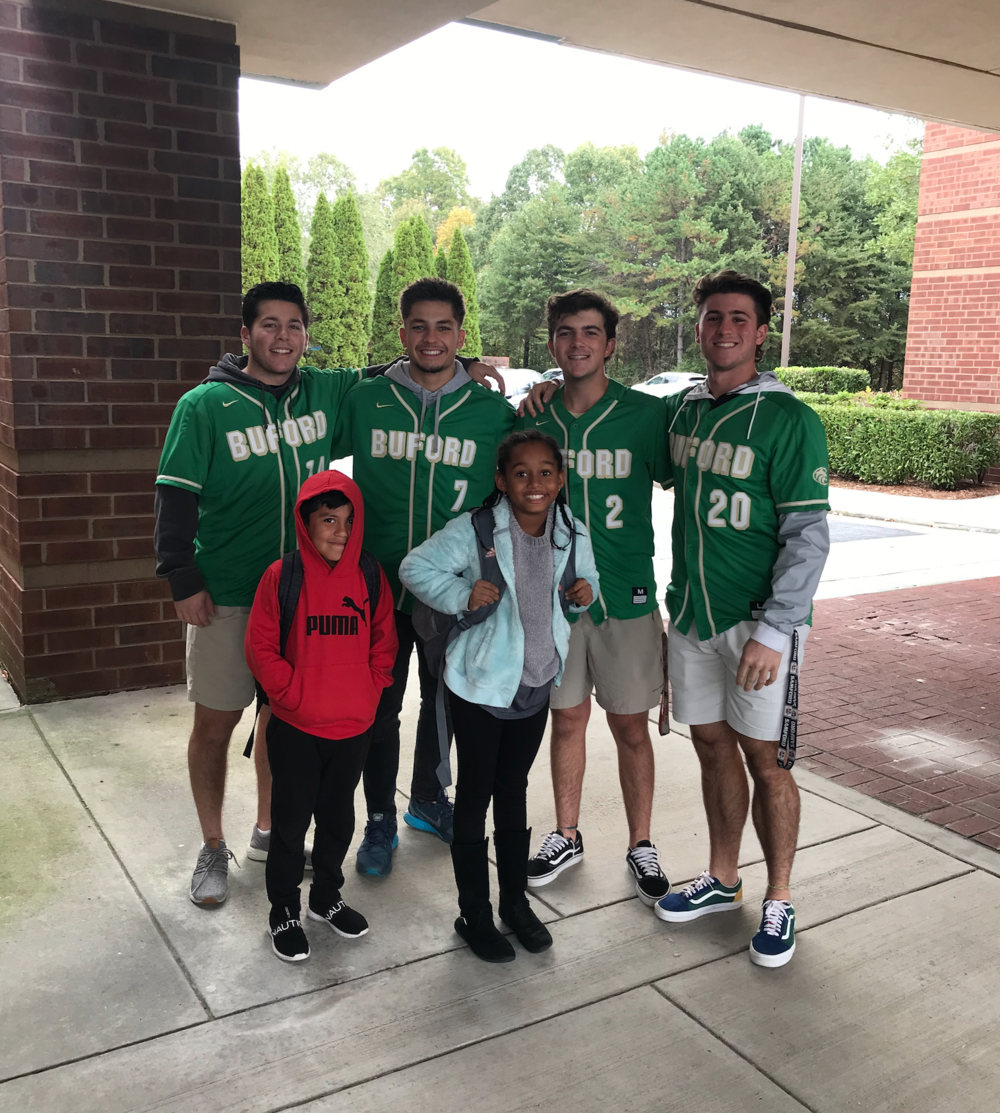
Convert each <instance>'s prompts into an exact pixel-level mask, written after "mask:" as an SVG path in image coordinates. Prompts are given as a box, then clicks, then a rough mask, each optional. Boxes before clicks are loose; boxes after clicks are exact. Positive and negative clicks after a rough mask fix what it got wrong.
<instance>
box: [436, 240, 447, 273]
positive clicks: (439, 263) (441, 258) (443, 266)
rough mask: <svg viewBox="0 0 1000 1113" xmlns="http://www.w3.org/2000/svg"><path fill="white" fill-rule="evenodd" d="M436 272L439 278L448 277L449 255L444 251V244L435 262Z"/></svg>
mask: <svg viewBox="0 0 1000 1113" xmlns="http://www.w3.org/2000/svg"><path fill="white" fill-rule="evenodd" d="M434 270H435V273H436V274H437V276H438V278H447V277H448V255H447V252H446V251H445V249H444V244H442V245H441V246H440V247H439V248H438V253H437V256H436V258H435V260H434Z"/></svg>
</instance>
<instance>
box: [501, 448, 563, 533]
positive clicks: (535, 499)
mask: <svg viewBox="0 0 1000 1113" xmlns="http://www.w3.org/2000/svg"><path fill="white" fill-rule="evenodd" d="M564 482H565V475H564V474H563V471H562V464H561V461H560V460H559V458H558V454H557V453H554V452H553V451H552V449H551V448H550V447H549V446H548V445H547V444H544V443H541V442H539V441H529V442H528V443H527V444H519V445H517V446H516V447H515V448H513V449H512V450H511V454H510V459H509V460H508V461H507V466H506V468H505V469H504V470H503V472H497V475H496V485H497V487H499V489H500V490H501V491H504V492H506V494H507V498H508V500H509V501H510V506H511V510H513V512H514V517H515V518H516V519H517V524H518V525H519V526H520V527H521V529H523V530H524V532H525V533H530V534H533V535H534V536H535V537H540V536H541V535H542V533H544V532H545V520H546V515H547V514H548V512H549V507H550V506H551V505H552V504H553V503H554V502H555V501H556V497H557V496H558V494H559V492H560V491H561V490H562V488H563V483H564Z"/></svg>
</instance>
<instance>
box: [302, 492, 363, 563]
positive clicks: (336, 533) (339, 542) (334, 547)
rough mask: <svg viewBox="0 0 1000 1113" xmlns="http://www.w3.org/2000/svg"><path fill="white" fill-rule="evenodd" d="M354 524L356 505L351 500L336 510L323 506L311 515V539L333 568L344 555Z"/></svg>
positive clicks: (309, 526) (309, 522)
mask: <svg viewBox="0 0 1000 1113" xmlns="http://www.w3.org/2000/svg"><path fill="white" fill-rule="evenodd" d="M353 525H354V507H353V506H352V505H351V504H350V503H349V502H347V503H344V505H343V506H338V507H337V509H336V510H329V509H328V508H327V507H325V506H321V507H319V508H318V509H317V510H314V511H313V512H312V513H311V514H310V515H309V521H308V523H307V526H308V529H309V540H310V541H311V542H312V543H313V544H314V545H315V546H316V551H317V552H318V553H319V555H320V556H321V557H322V558H323V559H324V560H325V561H326V563H327V564H329V565H330V567H331V568H334V567H336V564H337V561H338V560H340V558H341V557H342V556H343V555H344V549H345V547H346V546H347V539H348V538H349V537H350V536H351V527H352V526H353Z"/></svg>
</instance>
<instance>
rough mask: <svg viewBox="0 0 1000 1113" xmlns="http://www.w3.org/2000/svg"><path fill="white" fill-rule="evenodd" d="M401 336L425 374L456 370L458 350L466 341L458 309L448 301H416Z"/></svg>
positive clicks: (414, 365)
mask: <svg viewBox="0 0 1000 1113" xmlns="http://www.w3.org/2000/svg"><path fill="white" fill-rule="evenodd" d="M399 339H400V341H401V343H402V345H403V347H404V348H405V349H406V354H407V355H408V356H409V358H410V365H411V371H412V370H413V369H414V368H415V369H416V370H417V371H420V372H423V374H425V375H435V374H437V373H438V372H441V371H454V370H455V353H456V352H457V351H458V349H459V348H461V346H462V345H463V344H464V343H465V330H464V329H461V328H459V325H458V321H457V320H456V319H455V310H454V307H453V306H452V305H451V303H450V302H447V301H418V302H414V304H413V308H412V309H411V310H410V314H409V316H408V317H407V318H406V320H405V321H404V322H403V327H402V328H401V329H400V330H399Z"/></svg>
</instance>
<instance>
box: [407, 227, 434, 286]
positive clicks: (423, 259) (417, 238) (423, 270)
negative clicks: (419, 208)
mask: <svg viewBox="0 0 1000 1113" xmlns="http://www.w3.org/2000/svg"><path fill="white" fill-rule="evenodd" d="M410 224H411V225H412V226H413V244H414V248H415V250H416V253H417V265H418V266H419V268H420V275H419V277H420V278H433V277H434V275H435V274H437V270H436V269H435V266H434V239H433V237H432V236H431V230H430V229H429V228H428V227H427V223H426V221H425V220H424V218H423V217H422V216H419V215H418V214H416V213H415V214H414V215H413V216H411V217H410Z"/></svg>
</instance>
